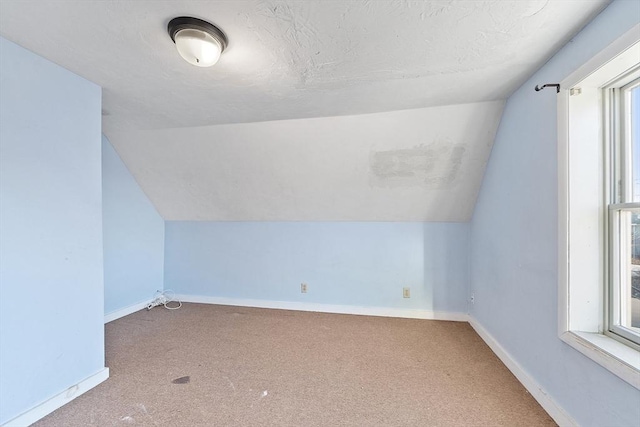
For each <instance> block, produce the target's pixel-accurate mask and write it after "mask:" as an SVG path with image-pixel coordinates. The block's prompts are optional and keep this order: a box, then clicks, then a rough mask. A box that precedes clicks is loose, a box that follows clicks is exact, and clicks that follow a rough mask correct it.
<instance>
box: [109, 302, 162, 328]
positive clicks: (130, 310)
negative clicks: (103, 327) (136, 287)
mask: <svg viewBox="0 0 640 427" xmlns="http://www.w3.org/2000/svg"><path fill="white" fill-rule="evenodd" d="M151 301H153V298H150V299H148V300H146V301H141V302H139V303H136V304H133V305H130V306H128V307H125V308H121V309H120V310H116V311H112V312H111V313H109V314H105V315H104V323H109V322H113V321H114V320H116V319H119V318H121V317H124V316H128V315H129V314H131V313H135V312H136V311H139V310H142V309H143V308H147V306H148V305H149V304H150V303H151Z"/></svg>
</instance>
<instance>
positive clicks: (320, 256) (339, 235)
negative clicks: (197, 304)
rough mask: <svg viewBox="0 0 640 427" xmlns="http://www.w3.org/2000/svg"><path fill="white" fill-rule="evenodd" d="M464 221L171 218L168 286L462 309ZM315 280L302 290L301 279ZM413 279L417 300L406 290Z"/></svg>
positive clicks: (209, 292) (222, 293)
mask: <svg viewBox="0 0 640 427" xmlns="http://www.w3.org/2000/svg"><path fill="white" fill-rule="evenodd" d="M468 228H469V227H468V224H423V223H374V222H172V221H168V222H167V223H166V247H165V248H166V249H165V250H166V252H165V288H167V289H169V288H170V289H173V290H174V291H176V292H177V293H181V294H190V295H202V296H217V297H228V298H246V299H262V300H270V301H300V302H308V303H323V304H341V305H357V306H369V307H392V308H412V309H425V310H435V311H450V312H466V309H467V307H466V295H467V291H468V265H467V260H468V258H467V252H468ZM301 282H306V283H308V285H309V290H308V293H307V294H302V293H300V283H301ZM404 286H409V287H411V293H412V295H411V298H410V299H405V298H402V288H403V287H404Z"/></svg>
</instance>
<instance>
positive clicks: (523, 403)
mask: <svg viewBox="0 0 640 427" xmlns="http://www.w3.org/2000/svg"><path fill="white" fill-rule="evenodd" d="M106 346H107V366H108V367H109V368H110V369H111V377H110V378H109V379H108V380H107V381H106V382H104V383H103V384H101V385H99V386H98V387H96V388H95V389H93V390H91V391H89V392H87V393H86V394H84V395H82V396H80V397H79V398H77V399H76V400H74V401H73V402H71V403H69V404H68V405H66V406H64V407H62V408H60V409H59V410H57V411H56V412H54V413H53V414H51V415H49V416H47V417H46V418H44V419H42V420H41V421H40V422H38V423H36V424H35V425H36V426H38V427H45V426H64V427H72V426H119V425H147V426H154V425H157V426H546V425H555V423H554V422H553V420H552V419H551V418H550V417H549V416H548V415H547V414H546V413H545V412H544V410H543V409H542V408H541V407H540V406H539V405H538V404H537V403H536V402H535V400H534V399H533V398H532V397H531V396H530V395H529V394H528V393H527V391H526V390H525V389H524V388H523V387H522V386H521V385H520V383H519V382H518V381H517V380H516V379H515V377H513V375H511V373H510V372H509V371H508V370H507V369H506V368H505V366H504V365H503V364H502V363H501V362H500V361H499V360H498V358H497V357H496V356H495V355H494V354H493V353H492V352H491V350H490V349H489V348H488V347H487V346H486V345H485V344H484V342H483V341H482V340H481V339H480V337H478V335H476V333H475V332H474V331H473V329H472V328H471V327H470V326H469V325H468V324H467V323H458V322H440V321H429V320H412V319H393V318H382V317H366V316H349V315H339V314H323V313H306V312H297V311H283V310H267V309H255V308H244V307H225V306H216V305H200V304H184V305H183V307H182V308H181V309H180V310H175V311H170V310H166V309H164V308H162V307H159V308H154V309H153V310H151V311H147V310H143V311H139V312H137V313H134V314H132V315H130V316H127V317H124V318H122V319H119V320H116V321H114V322H111V323H109V324H107V325H106Z"/></svg>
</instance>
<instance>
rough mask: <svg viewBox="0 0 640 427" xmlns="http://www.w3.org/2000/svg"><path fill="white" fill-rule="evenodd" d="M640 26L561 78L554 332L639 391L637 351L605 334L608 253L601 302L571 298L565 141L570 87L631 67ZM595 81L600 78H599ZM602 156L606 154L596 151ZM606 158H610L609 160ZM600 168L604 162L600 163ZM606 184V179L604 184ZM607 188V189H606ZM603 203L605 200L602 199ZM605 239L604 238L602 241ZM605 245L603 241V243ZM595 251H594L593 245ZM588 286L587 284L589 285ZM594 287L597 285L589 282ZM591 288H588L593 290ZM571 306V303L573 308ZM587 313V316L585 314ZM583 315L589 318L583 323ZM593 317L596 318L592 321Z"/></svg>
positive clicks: (639, 44) (602, 214) (600, 279)
mask: <svg viewBox="0 0 640 427" xmlns="http://www.w3.org/2000/svg"><path fill="white" fill-rule="evenodd" d="M639 35H640V24H637V25H635V26H634V27H633V28H631V29H630V30H629V31H627V32H626V33H625V34H624V35H622V36H621V37H620V38H618V39H617V40H615V41H614V42H613V43H611V44H610V45H609V46H608V47H606V48H605V49H603V50H602V51H601V52H599V53H598V54H596V55H595V56H594V57H593V58H591V59H590V60H589V61H587V62H586V63H585V64H584V65H582V66H581V67H579V68H578V69H577V70H576V71H574V72H573V73H571V74H570V75H569V76H568V77H566V78H565V79H564V80H563V81H562V82H560V87H561V91H560V93H559V94H558V104H557V106H558V110H557V114H558V117H557V119H558V120H557V124H558V129H557V130H558V336H559V337H560V339H561V340H562V341H564V342H565V343H567V344H568V345H570V346H571V347H573V348H575V349H576V350H578V351H579V352H581V353H582V354H584V355H585V356H587V357H589V358H591V359H592V360H594V361H595V362H596V363H598V364H600V365H601V366H603V367H605V368H606V369H608V370H609V371H611V372H612V373H614V374H615V375H617V376H618V377H620V378H621V379H623V380H624V381H626V382H628V383H629V384H631V385H632V386H634V387H635V388H637V389H639V390H640V351H638V350H636V349H635V348H632V347H630V346H628V345H626V344H623V343H621V342H619V341H617V340H616V339H614V338H612V337H610V336H608V335H607V334H605V330H606V327H607V320H606V319H608V312H607V311H608V308H607V307H608V303H607V300H608V296H607V295H606V292H604V289H603V286H602V285H603V283H604V280H605V274H606V273H605V272H606V271H607V270H606V265H605V263H606V262H608V261H607V259H608V254H606V251H605V250H604V248H599V250H600V255H601V259H602V266H601V267H600V268H599V271H601V273H602V274H600V275H599V277H598V278H597V280H596V282H598V283H599V284H598V285H597V287H598V289H597V294H598V297H599V301H597V302H598V303H597V304H593V303H592V302H591V304H590V305H588V306H585V307H581V308H580V310H576V309H575V304H576V303H578V304H579V303H580V302H579V301H578V302H576V300H579V298H576V295H575V294H574V299H573V300H572V298H571V294H572V292H574V293H575V292H576V288H577V284H575V283H574V286H573V288H572V287H571V281H570V266H571V261H572V259H573V260H574V262H576V259H577V258H576V257H577V255H576V254H577V253H578V252H579V251H580V248H574V249H573V252H571V251H570V242H571V236H570V229H571V224H572V223H571V222H570V221H571V216H570V196H571V195H570V175H569V164H570V163H569V162H570V160H571V157H570V152H569V148H570V141H569V123H570V121H569V120H570V115H569V96H570V93H569V92H570V90H569V89H571V88H573V87H574V86H576V84H578V83H584V82H585V81H593V82H597V83H598V84H599V85H598V86H604V85H603V84H602V83H603V79H604V78H605V77H604V76H607V75H608V74H611V70H612V69H619V68H623V67H625V64H627V63H630V65H629V66H627V67H626V68H625V69H628V68H631V64H633V63H634V62H633V61H635V58H637V53H636V56H635V57H634V56H633V53H634V52H635V50H634V51H632V53H631V54H626V55H625V54H623V53H625V52H629V50H630V48H633V49H640V37H639ZM598 79H599V80H598ZM600 132H601V133H600V135H597V138H598V139H599V141H602V138H603V134H602V132H603V130H602V129H600ZM600 155H601V156H602V160H604V156H605V155H606V153H600ZM607 160H608V159H607ZM602 163H603V164H602V167H605V165H606V164H607V163H608V162H607V161H603V162H602ZM603 185H604V183H603ZM607 190H608V189H607ZM607 190H605V192H606V191H607ZM603 202H604V200H603ZM607 205H608V203H607V204H603V209H602V210H601V212H600V214H599V215H600V219H601V221H600V224H601V227H603V231H604V233H601V234H602V239H604V238H605V236H606V234H607V232H606V231H605V228H606V227H605V224H604V218H605V208H606V206H607ZM601 241H602V242H604V240H601ZM605 246H606V245H605ZM592 250H593V249H592ZM589 286H591V285H589ZM593 286H594V287H595V286H596V285H593ZM594 291H595V289H591V292H592V293H594V294H595V292H594ZM572 305H573V306H574V309H573V312H572ZM587 313H588V314H587ZM581 316H584V317H588V319H587V321H586V322H584V321H583V319H581ZM593 319H597V321H595V322H594V320H593ZM578 321H580V323H581V325H582V327H581V328H580V329H578V328H576V327H573V328H572V324H573V325H575V324H576V323H577V322H578Z"/></svg>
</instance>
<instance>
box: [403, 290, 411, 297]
mask: <svg viewBox="0 0 640 427" xmlns="http://www.w3.org/2000/svg"><path fill="white" fill-rule="evenodd" d="M402 298H411V288H402Z"/></svg>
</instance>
